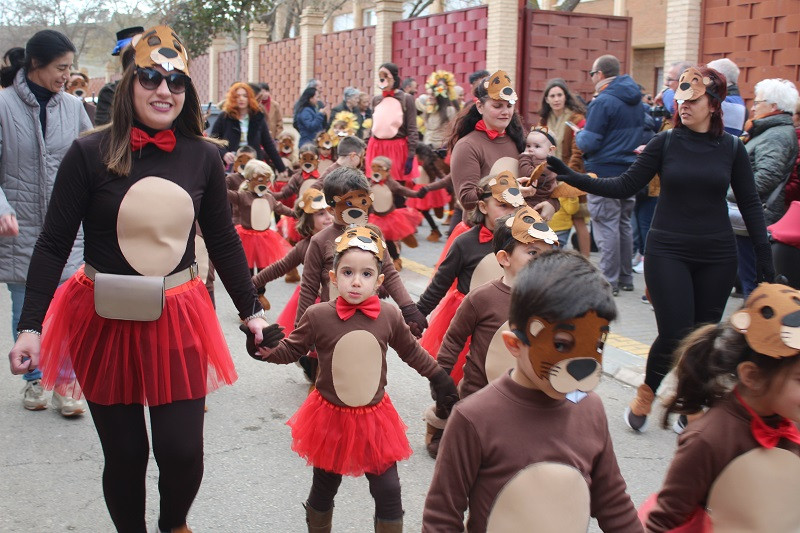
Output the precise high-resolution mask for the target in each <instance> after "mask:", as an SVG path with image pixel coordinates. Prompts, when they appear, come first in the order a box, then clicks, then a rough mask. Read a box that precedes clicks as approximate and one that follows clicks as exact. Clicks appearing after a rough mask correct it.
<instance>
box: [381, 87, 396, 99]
mask: <svg viewBox="0 0 800 533" xmlns="http://www.w3.org/2000/svg"><path fill="white" fill-rule="evenodd" d="M381 94H383V97H384V98H390V97H391V98H394V89H384V91H383V93H381Z"/></svg>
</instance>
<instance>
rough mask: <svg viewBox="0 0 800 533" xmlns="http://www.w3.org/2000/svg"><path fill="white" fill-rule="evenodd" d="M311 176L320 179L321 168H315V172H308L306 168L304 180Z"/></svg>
mask: <svg viewBox="0 0 800 533" xmlns="http://www.w3.org/2000/svg"><path fill="white" fill-rule="evenodd" d="M311 178H317V179H319V170H315V171H314V172H306V171H305V170H304V171H303V179H304V180H307V179H311Z"/></svg>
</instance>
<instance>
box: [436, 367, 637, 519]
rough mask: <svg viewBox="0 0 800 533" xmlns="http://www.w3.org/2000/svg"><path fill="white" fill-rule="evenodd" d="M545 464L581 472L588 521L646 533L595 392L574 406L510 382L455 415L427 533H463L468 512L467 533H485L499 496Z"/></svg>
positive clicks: (500, 382) (439, 462)
mask: <svg viewBox="0 0 800 533" xmlns="http://www.w3.org/2000/svg"><path fill="white" fill-rule="evenodd" d="M541 463H559V464H562V465H566V466H567V467H572V468H574V469H576V470H577V471H578V472H579V474H580V475H581V476H582V478H583V481H585V483H586V485H587V486H588V490H589V496H590V505H589V507H590V509H589V513H590V515H591V516H593V517H595V518H597V521H598V523H599V525H600V527H601V528H602V529H603V531H609V532H613V533H640V532H641V531H642V524H641V522H639V518H638V517H637V515H636V509H635V508H634V506H633V502H632V501H631V499H630V496H629V495H628V494H627V492H626V486H625V480H623V479H622V475H621V474H620V471H619V466H618V465H617V458H616V456H615V455H614V447H613V445H612V443H611V435H610V434H609V431H608V422H607V420H606V415H605V411H604V409H603V404H602V402H601V400H600V397H599V396H597V394H595V393H593V392H591V393H589V395H588V396H587V397H586V398H584V399H583V401H581V402H580V403H577V404H574V403H572V402H570V401H568V400H554V399H552V398H550V397H549V396H547V395H546V394H544V393H543V392H541V391H538V390H533V389H528V388H525V387H523V386H522V385H520V384H518V383H516V382H514V380H512V379H511V376H510V375H509V374H504V375H503V376H502V377H500V378H498V379H496V380H494V381H492V382H491V383H489V385H487V386H486V387H485V388H483V389H482V390H480V391H478V392H476V393H475V394H473V395H471V396H470V397H469V398H467V399H465V400H462V401H461V402H459V403H458V404H456V406H455V408H454V409H453V412H452V414H451V415H450V418H449V419H448V421H447V427H446V428H445V431H444V436H443V437H442V441H441V444H440V445H439V455H438V457H437V459H436V468H435V470H434V472H433V481H432V482H431V486H430V489H429V491H428V497H427V498H426V500H425V509H424V511H423V515H422V531H423V532H427V533H448V532H452V531H464V530H465V528H464V511H467V510H468V511H469V519H468V521H467V524H466V530H467V531H469V532H470V533H480V532H484V531H486V528H487V523H488V522H489V520H490V516H491V514H492V511H493V508H494V507H496V504H498V502H500V501H501V499H502V498H501V496H503V495H501V490H503V489H517V491H518V490H519V489H522V490H525V488H526V487H525V486H522V487H521V486H519V485H518V484H517V485H516V486H514V483H512V482H513V481H515V480H514V477H515V476H517V474H519V473H520V472H521V471H523V470H524V469H526V468H527V467H529V466H531V465H537V464H541ZM536 481H538V487H542V486H547V480H546V479H542V478H541V477H540V478H539V479H537V480H536ZM527 488H528V489H534V490H535V489H536V488H537V487H535V486H534V487H527ZM575 488H576V492H577V490H579V487H575ZM584 490H585V489H584ZM553 512H558V511H557V510H553ZM545 523H546V522H545ZM587 525H588V524H587ZM518 530H519V531H536V530H537V524H536V523H520V524H519V528H518Z"/></svg>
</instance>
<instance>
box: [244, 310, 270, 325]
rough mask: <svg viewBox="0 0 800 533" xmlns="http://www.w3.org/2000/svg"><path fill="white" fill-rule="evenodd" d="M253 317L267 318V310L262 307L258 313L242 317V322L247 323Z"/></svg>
mask: <svg viewBox="0 0 800 533" xmlns="http://www.w3.org/2000/svg"><path fill="white" fill-rule="evenodd" d="M255 318H263V319H264V320H266V319H267V312H266V311H264V310H263V309H262V310H261V311H259V312H258V313H254V314H252V315H250V316H249V317H247V318H245V319H244V323H245V324H247V323H248V322H250V321H251V320H253V319H255Z"/></svg>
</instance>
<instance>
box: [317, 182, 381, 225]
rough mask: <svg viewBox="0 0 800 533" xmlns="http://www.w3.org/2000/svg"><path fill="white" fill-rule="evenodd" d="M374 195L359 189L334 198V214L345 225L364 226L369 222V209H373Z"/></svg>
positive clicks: (332, 204) (331, 203)
mask: <svg viewBox="0 0 800 533" xmlns="http://www.w3.org/2000/svg"><path fill="white" fill-rule="evenodd" d="M372 200H373V198H372V194H371V193H368V192H367V191H364V190H361V189H357V190H354V191H349V192H348V193H347V194H344V195H342V196H334V197H333V198H332V202H328V203H329V205H330V206H331V207H333V212H334V215H335V218H336V219H337V220H341V221H342V222H344V223H345V224H348V225H349V224H355V225H356V226H363V225H364V224H366V223H367V222H368V221H369V208H370V207H372Z"/></svg>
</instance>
